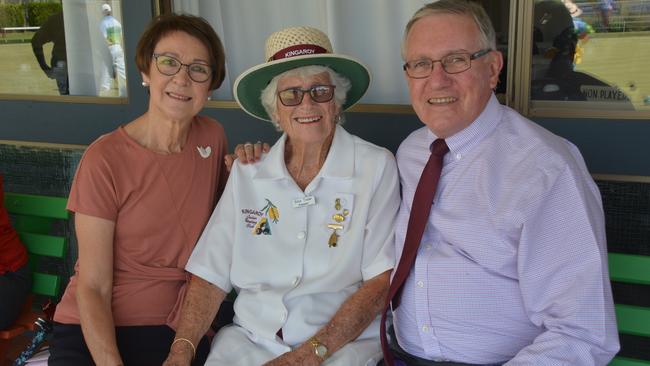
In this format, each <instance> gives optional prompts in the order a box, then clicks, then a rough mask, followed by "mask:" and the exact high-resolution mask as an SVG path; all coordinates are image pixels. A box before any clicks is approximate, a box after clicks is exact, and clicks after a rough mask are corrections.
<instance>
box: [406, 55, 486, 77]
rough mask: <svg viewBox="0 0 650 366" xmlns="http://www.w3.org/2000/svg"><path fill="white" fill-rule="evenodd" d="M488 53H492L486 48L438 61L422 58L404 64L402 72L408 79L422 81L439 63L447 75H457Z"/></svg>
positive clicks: (448, 56)
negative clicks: (473, 61) (404, 72)
mask: <svg viewBox="0 0 650 366" xmlns="http://www.w3.org/2000/svg"><path fill="white" fill-rule="evenodd" d="M490 52H492V49H490V48H486V49H482V50H480V51H478V52H474V53H468V52H457V53H450V54H448V55H447V56H445V57H443V58H441V59H440V60H432V59H430V58H422V59H419V60H413V61H407V62H406V63H405V64H404V66H403V68H404V71H406V75H408V77H410V78H413V79H424V78H426V77H428V76H429V75H431V72H432V71H433V65H434V64H435V63H436V62H440V65H442V69H443V70H444V71H445V72H446V73H447V74H458V73H461V72H463V71H467V70H469V68H470V67H472V60H476V59H477V58H479V57H482V56H485V55H487V54H488V53H490Z"/></svg>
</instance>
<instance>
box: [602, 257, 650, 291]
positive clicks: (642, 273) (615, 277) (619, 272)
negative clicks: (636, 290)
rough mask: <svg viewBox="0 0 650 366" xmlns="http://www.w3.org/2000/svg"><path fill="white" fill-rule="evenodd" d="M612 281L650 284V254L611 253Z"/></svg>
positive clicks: (610, 268) (610, 273)
mask: <svg viewBox="0 0 650 366" xmlns="http://www.w3.org/2000/svg"><path fill="white" fill-rule="evenodd" d="M608 260H609V275H610V279H611V280H612V281H616V282H625V283H637V284H642V285H650V256H644V255H634V254H621V253H609V255H608Z"/></svg>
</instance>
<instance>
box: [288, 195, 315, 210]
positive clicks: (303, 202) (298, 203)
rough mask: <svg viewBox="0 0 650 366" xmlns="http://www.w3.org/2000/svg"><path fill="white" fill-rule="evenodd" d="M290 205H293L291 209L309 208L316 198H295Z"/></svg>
mask: <svg viewBox="0 0 650 366" xmlns="http://www.w3.org/2000/svg"><path fill="white" fill-rule="evenodd" d="M291 204H292V205H293V208H300V207H305V206H311V205H315V204H316V198H314V196H306V197H301V198H296V199H294V200H293V201H292V202H291Z"/></svg>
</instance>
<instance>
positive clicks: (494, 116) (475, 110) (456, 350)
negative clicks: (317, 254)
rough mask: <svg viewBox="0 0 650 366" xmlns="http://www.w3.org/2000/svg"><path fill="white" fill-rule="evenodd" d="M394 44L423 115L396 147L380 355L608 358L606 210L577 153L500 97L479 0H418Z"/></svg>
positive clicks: (410, 359) (392, 360)
mask: <svg viewBox="0 0 650 366" xmlns="http://www.w3.org/2000/svg"><path fill="white" fill-rule="evenodd" d="M560 6H563V5H562V4H560ZM565 12H566V10H565ZM402 51H403V53H402V55H403V59H404V60H405V63H404V74H405V77H406V79H407V82H408V87H409V94H410V98H411V103H412V105H413V109H414V110H415V112H416V114H417V116H418V118H419V119H420V120H421V121H422V123H423V124H424V127H422V128H420V129H418V130H416V131H414V132H413V133H412V134H411V135H409V136H408V137H407V138H406V139H405V140H404V141H403V142H402V144H401V145H400V147H399V149H398V152H397V164H398V167H399V173H400V182H401V186H402V204H401V206H400V211H399V214H398V217H397V223H396V234H395V237H396V242H395V246H396V256H397V258H400V260H399V262H398V265H397V266H396V268H395V270H394V272H393V276H392V279H391V288H390V291H389V300H390V303H387V304H386V307H387V309H386V311H389V305H392V306H390V309H392V314H393V327H392V328H391V329H389V332H388V333H389V336H390V340H388V339H386V338H383V339H382V342H383V344H384V355H385V358H386V364H388V365H390V366H393V365H449V366H451V365H495V364H498V365H501V364H505V365H513V366H514V365H574V366H577V365H585V366H586V365H606V364H607V363H608V362H609V361H610V360H611V359H612V357H613V356H614V355H615V354H616V352H617V351H618V349H619V342H618V333H617V328H616V317H615V314H614V305H613V302H612V292H611V287H610V282H609V274H608V269H607V246H606V240H605V225H604V214H603V208H602V203H601V198H600V193H599V191H598V188H597V186H596V184H595V183H594V181H593V179H592V178H591V176H590V175H589V172H588V170H587V167H586V166H585V162H584V160H583V158H582V156H581V155H580V152H579V151H578V149H577V148H576V147H575V146H574V145H573V144H571V143H570V142H569V141H567V140H565V139H563V138H561V137H559V136H556V135H554V134H552V133H550V132H549V131H547V130H545V129H543V128H542V127H540V126H538V125H536V124H535V123H533V122H532V121H530V120H528V119H526V118H524V117H523V116H521V115H520V114H518V113H517V112H516V111H514V110H512V109H510V108H508V107H506V106H503V105H501V104H499V102H498V101H497V99H496V97H495V96H494V93H493V89H494V88H495V87H496V84H497V81H498V76H499V71H500V70H501V67H502V66H503V60H502V55H501V54H500V53H499V52H498V51H496V48H495V36H494V29H493V27H492V24H491V22H490V19H489V17H488V16H487V14H486V13H485V10H484V9H483V8H482V7H481V6H480V5H479V4H477V3H474V2H469V1H464V0H440V1H437V2H433V3H430V4H427V5H425V6H424V7H422V8H421V9H420V10H418V11H417V12H416V13H415V15H414V16H413V17H412V18H411V20H410V21H409V22H408V24H407V26H406V30H405V33H404V43H403V48H402ZM430 146H433V150H434V153H438V152H439V154H434V153H430ZM440 146H444V147H446V148H444V149H442V148H441V149H440V150H436V147H440ZM447 150H448V151H447ZM434 155H435V156H434ZM430 156H431V157H430ZM438 157H439V159H440V160H437V158H438ZM432 161H433V162H434V163H431V162H432ZM428 162H429V163H428ZM436 162H437V163H438V164H439V165H438V167H439V168H440V170H439V171H437V172H436V173H437V174H438V175H439V178H437V179H439V181H437V185H436V184H435V183H433V184H428V183H426V182H427V178H428V175H429V174H432V173H431V172H432V170H431V169H430V165H431V166H436ZM433 190H435V193H433V198H432V199H423V198H422V197H423V194H424V193H427V192H433ZM429 194H431V193H429ZM423 202H426V205H425V204H424V203H423ZM431 202H433V203H432V204H431ZM419 225H421V226H419ZM418 226H419V227H418ZM418 229H419V231H418ZM402 276H403V277H402ZM400 278H401V279H403V280H397V279H400Z"/></svg>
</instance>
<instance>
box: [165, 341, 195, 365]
mask: <svg viewBox="0 0 650 366" xmlns="http://www.w3.org/2000/svg"><path fill="white" fill-rule="evenodd" d="M193 352H194V350H192V347H191V346H190V345H189V344H188V343H185V342H176V343H174V344H173V345H172V347H171V349H170V350H169V355H167V359H166V360H165V362H163V366H188V365H190V364H191V363H192V357H193Z"/></svg>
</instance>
